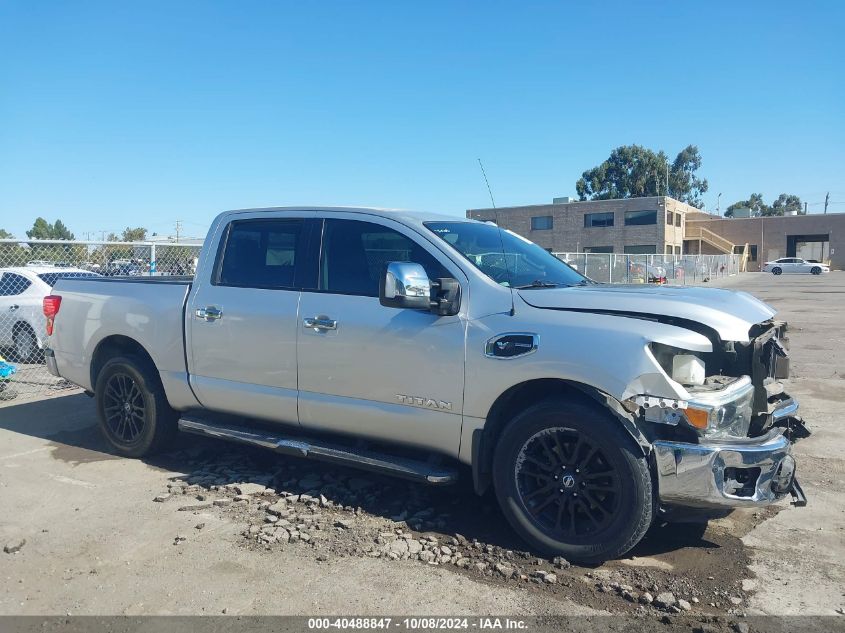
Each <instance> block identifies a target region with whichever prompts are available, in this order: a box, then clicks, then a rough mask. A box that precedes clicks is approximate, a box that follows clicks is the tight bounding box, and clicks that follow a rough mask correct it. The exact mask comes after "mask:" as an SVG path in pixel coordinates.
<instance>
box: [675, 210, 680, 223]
mask: <svg viewBox="0 0 845 633" xmlns="http://www.w3.org/2000/svg"><path fill="white" fill-rule="evenodd" d="M675 226H681V214H680V213H676V214H675Z"/></svg>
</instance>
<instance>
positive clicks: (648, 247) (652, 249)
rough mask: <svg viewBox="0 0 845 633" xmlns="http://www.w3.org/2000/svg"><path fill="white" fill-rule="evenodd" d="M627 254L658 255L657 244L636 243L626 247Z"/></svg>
mask: <svg viewBox="0 0 845 633" xmlns="http://www.w3.org/2000/svg"><path fill="white" fill-rule="evenodd" d="M625 254H626V255H656V254H657V246H655V245H654V244H634V245H632V246H626V247H625Z"/></svg>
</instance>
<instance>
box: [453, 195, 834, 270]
mask: <svg viewBox="0 0 845 633" xmlns="http://www.w3.org/2000/svg"><path fill="white" fill-rule="evenodd" d="M467 217H468V218H472V219H474V220H482V221H494V222H496V223H497V224H499V225H500V226H502V227H504V228H507V229H510V230H512V231H514V232H515V233H518V234H520V235H523V236H525V237H527V238H528V239H530V240H531V241H532V242H535V243H537V244H539V245H540V246H542V247H543V248H546V249H548V250H550V251H553V252H568V253H618V254H646V253H648V254H651V253H655V254H667V255H668V254H674V255H680V254H684V255H686V254H696V253H702V254H706V255H722V254H726V253H732V252H733V253H742V252H743V251H744V249H745V246H746V244H747V245H748V253H749V260H748V263H747V269H748V270H750V271H754V270H760V266H761V264H762V263H763V262H766V261H770V260H773V259H778V258H780V257H803V258H805V259H817V260H819V261H824V262H829V263H830V264H831V266H832V267H833V268H836V269H843V268H845V213H831V214H826V215H819V214H816V215H789V216H773V217H764V218H721V217H718V216H713V215H710V214H708V213H703V212H701V211H700V210H698V209H696V208H695V207H692V206H690V205H688V204H685V203H683V202H679V201H678V200H675V199H674V198H669V197H666V196H652V197H648V198H625V199H622V200H587V201H584V202H575V201H572V200H571V199H569V198H556V199H555V202H554V203H552V204H536V205H528V206H520V207H502V208H499V209H470V210H468V211H467Z"/></svg>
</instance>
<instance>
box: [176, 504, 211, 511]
mask: <svg viewBox="0 0 845 633" xmlns="http://www.w3.org/2000/svg"><path fill="white" fill-rule="evenodd" d="M210 507H211V504H210V503H194V504H192V505H189V506H182V507H181V508H178V510H177V511H178V512H194V511H196V510H207V509H208V508H210Z"/></svg>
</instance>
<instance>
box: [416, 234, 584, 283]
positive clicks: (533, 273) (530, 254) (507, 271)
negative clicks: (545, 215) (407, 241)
mask: <svg viewBox="0 0 845 633" xmlns="http://www.w3.org/2000/svg"><path fill="white" fill-rule="evenodd" d="M425 226H426V228H427V229H428V230H430V231H431V232H433V233H434V234H435V235H437V236H438V237H439V238H440V239H442V240H443V241H445V242H446V243H447V244H449V245H450V246H451V247H452V248H454V249H455V250H456V251H458V252H459V253H460V254H461V255H463V256H464V257H466V258H467V259H468V260H469V261H470V262H471V263H472V264H473V265H474V266H475V267H476V268H478V269H479V270H480V271H481V272H483V273H484V274H485V275H487V276H488V277H490V279H492V280H493V281H495V282H496V283H499V284H502V285H503V286H508V287H511V288H543V287H549V286H575V285H579V284H581V285H583V284H587V283H592V282H590V281H589V280H588V279H587V278H586V277H584V276H583V275H581V274H580V273H578V272H577V271H575V270H573V269H572V268H570V267H569V266H568V265H567V264H565V263H563V262H562V261H560V260H559V259H558V258H557V257H555V256H554V255H552V254H551V253H549V252H548V251H546V250H544V249H543V248H541V247H539V246H537V245H536V244H534V243H533V242H529V241H528V240H526V239H525V238H523V237H520V236H519V235H517V234H516V233H511V232H510V231H506V230H503V229H500V228H499V227H498V226H496V225H495V224H481V223H477V222H426V223H425Z"/></svg>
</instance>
